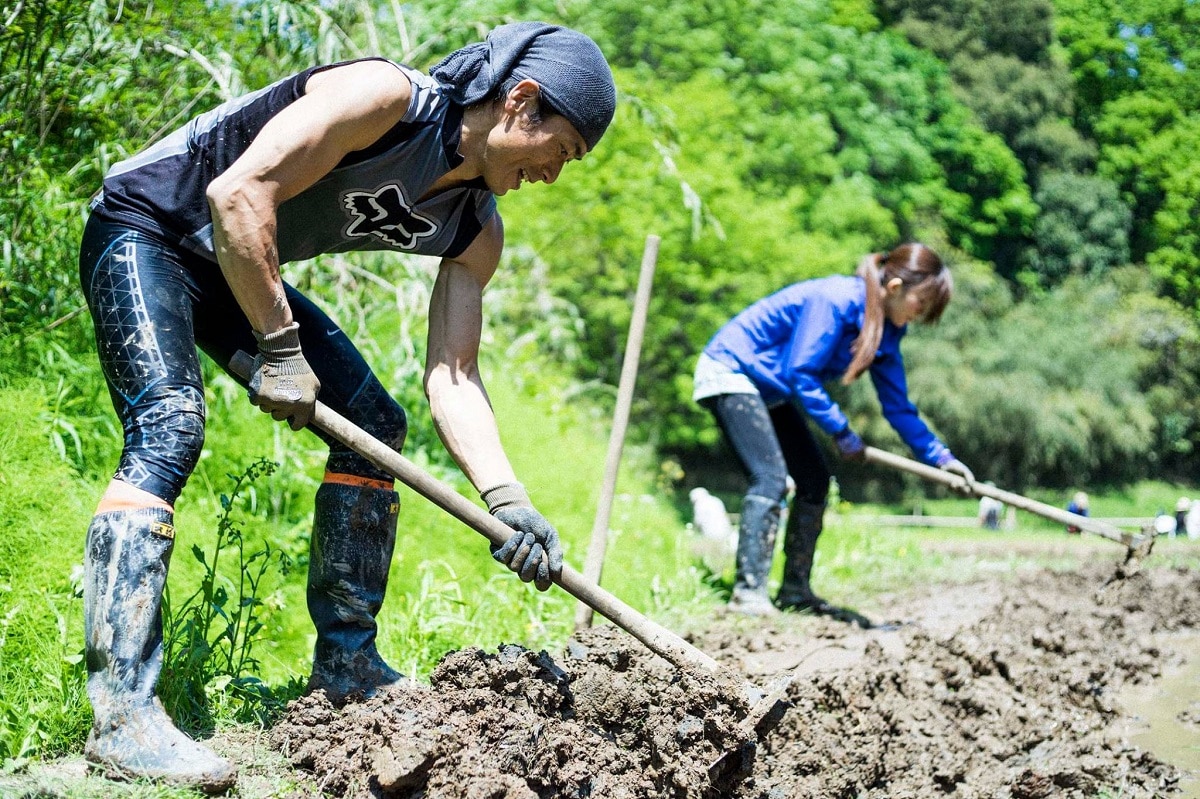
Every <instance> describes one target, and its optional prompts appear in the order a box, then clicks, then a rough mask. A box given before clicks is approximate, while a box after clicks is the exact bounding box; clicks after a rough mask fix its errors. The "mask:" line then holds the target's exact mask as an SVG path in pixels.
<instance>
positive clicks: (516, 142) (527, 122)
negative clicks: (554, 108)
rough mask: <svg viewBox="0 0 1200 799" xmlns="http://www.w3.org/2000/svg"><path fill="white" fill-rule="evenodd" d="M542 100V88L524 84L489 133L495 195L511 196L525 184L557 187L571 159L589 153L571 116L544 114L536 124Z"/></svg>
mask: <svg viewBox="0 0 1200 799" xmlns="http://www.w3.org/2000/svg"><path fill="white" fill-rule="evenodd" d="M537 97H538V85H537V84H536V83H534V82H533V81H521V83H519V84H517V86H516V87H514V88H513V90H512V91H511V92H509V95H508V98H507V100H506V102H505V108H504V113H503V114H502V115H501V117H500V119H499V121H498V122H497V123H496V125H495V126H493V127H492V129H491V130H490V131H489V132H488V137H487V146H486V147H485V148H484V158H483V179H484V181H485V182H486V183H487V186H488V188H489V189H490V190H491V191H492V192H493V193H494V194H498V195H502V194H507V193H508V192H509V191H510V190H516V189H519V188H521V186H522V185H524V184H525V183H537V182H539V181H540V182H542V183H553V182H554V181H556V180H557V179H558V175H559V173H560V172H562V168H563V166H564V165H565V164H566V163H567V161H576V160H578V159H580V158H583V156H584V155H586V154H587V142H585V141H584V139H583V136H581V135H579V131H577V130H575V126H574V125H572V124H571V123H570V122H569V121H568V120H567V118H566V117H564V116H562V115H560V114H554V113H544V114H543V115H542V118H541V120H540V121H534V119H535V118H536V112H537V110H538V105H537Z"/></svg>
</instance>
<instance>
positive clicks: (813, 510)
mask: <svg viewBox="0 0 1200 799" xmlns="http://www.w3.org/2000/svg"><path fill="white" fill-rule="evenodd" d="M824 519H825V503H821V504H819V505H818V504H815V503H812V502H801V501H800V500H798V499H797V500H793V501H792V507H791V509H790V510H789V511H788V518H787V530H786V531H785V532H784V534H783V557H784V561H783V584H782V585H781V586H779V593H778V594H777V595H776V597H775V601H776V603H777V604H778V605H779V607H781V608H783V609H785V610H788V609H807V608H811V607H812V606H813V605H815V604H817V603H820V602H822V601H823V600H822V599H821V598H820V597H818V596H816V595H815V594H814V593H813V592H812V587H811V586H810V585H809V578H810V577H811V575H812V565H813V555H814V553H816V551H817V538H819V537H820V535H821V527H822V523H823V522H824Z"/></svg>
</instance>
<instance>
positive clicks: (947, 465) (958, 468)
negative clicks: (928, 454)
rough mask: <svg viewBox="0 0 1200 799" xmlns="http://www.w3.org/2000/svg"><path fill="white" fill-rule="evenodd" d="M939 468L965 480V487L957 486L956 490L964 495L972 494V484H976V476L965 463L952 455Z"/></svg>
mask: <svg viewBox="0 0 1200 799" xmlns="http://www.w3.org/2000/svg"><path fill="white" fill-rule="evenodd" d="M938 468H939V469H941V470H942V471H943V472H949V473H950V474H957V475H958V476H959V477H961V478H963V480H965V481H966V483H965V484H964V485H962V486H957V487H956V489H955V490H957V491H961V492H963V493H964V494H970V493H971V484H972V483H974V482H975V475H974V474H972V473H971V470H970V469H968V468H967V464H965V463H963V462H962V461H960V460H959V459H958V458H956V457H954V456H953V455H951V456H949V458H948V459H946V460H944V461H943V462H942V463H939V464H938Z"/></svg>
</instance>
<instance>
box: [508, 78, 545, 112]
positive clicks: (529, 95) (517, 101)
mask: <svg viewBox="0 0 1200 799" xmlns="http://www.w3.org/2000/svg"><path fill="white" fill-rule="evenodd" d="M541 96H542V87H541V85H540V84H538V82H537V81H536V80H530V79H529V78H525V79H524V80H522V81H521V82H520V83H518V84H517V85H516V86H513V87H512V88H511V89H509V90H508V95H507V96H506V97H505V98H504V110H505V111H508V112H509V113H510V114H517V113H519V112H520V111H521V110H523V109H525V110H529V111H534V110H536V109H537V106H538V100H539V99H540V98H541Z"/></svg>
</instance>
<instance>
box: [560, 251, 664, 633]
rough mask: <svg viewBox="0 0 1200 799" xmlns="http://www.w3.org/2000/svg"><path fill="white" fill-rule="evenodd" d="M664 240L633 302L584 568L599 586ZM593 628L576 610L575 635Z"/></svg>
mask: <svg viewBox="0 0 1200 799" xmlns="http://www.w3.org/2000/svg"><path fill="white" fill-rule="evenodd" d="M659 242H660V239H659V237H658V236H655V235H653V234H651V235H649V236H647V237H646V248H645V250H644V251H643V253H642V270H641V273H640V274H639V275H638V287H637V295H636V297H635V298H634V301H633V317H632V318H631V319H630V320H629V336H628V339H627V340H626V343H625V359H624V362H623V363H622V364H621V381H620V383H619V385H618V388H617V407H616V409H615V410H614V411H613V427H612V432H611V433H610V434H609V437H608V454H607V456H606V457H605V460H604V482H603V483H602V484H601V487H600V499H599V501H598V502H597V504H596V519H595V522H594V523H593V524H592V537H591V541H590V543H589V544H588V551H587V558H586V560H585V561H584V564H583V576H584V578H585V579H587V580H589V581H591V582H593V583H596V584H599V583H600V576H601V572H603V570H604V555H605V552H607V550H608V525H609V522H610V520H611V519H612V503H613V497H614V496H615V495H616V490H617V472H618V470H619V467H620V465H621V452H622V450H623V449H624V448H625V430H626V428H627V427H628V424H629V408H630V406H631V405H632V404H633V387H634V384H635V383H637V371H638V361H639V360H640V358H641V353H642V338H643V335H644V333H645V330H646V316H647V312H648V310H649V308H650V287H651V285H652V284H653V282H654V269H655V264H656V263H657V262H658V245H659ZM591 626H592V607H591V606H590V605H589V604H588V603H586V602H580V603H579V604H578V605H576V606H575V631H576V632H578V631H579V630H585V629H587V628H589V627H591Z"/></svg>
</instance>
